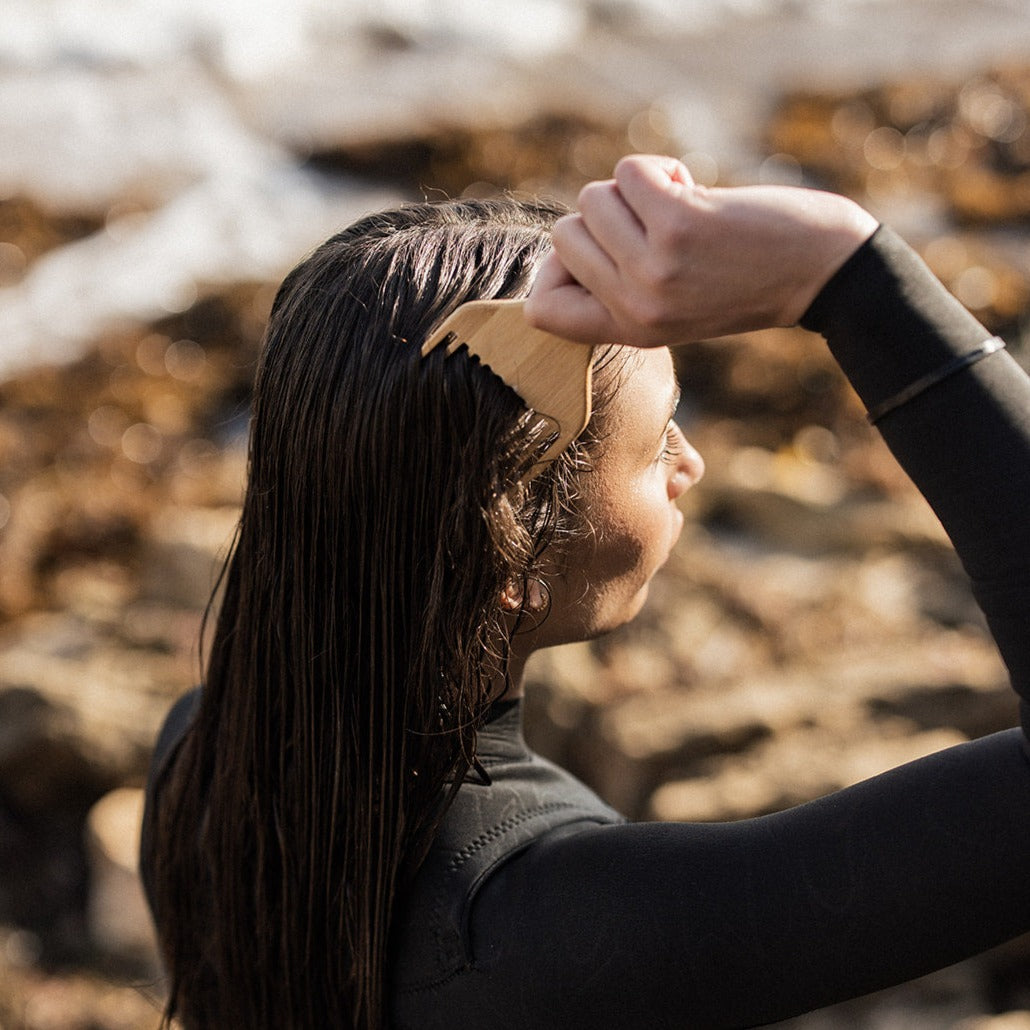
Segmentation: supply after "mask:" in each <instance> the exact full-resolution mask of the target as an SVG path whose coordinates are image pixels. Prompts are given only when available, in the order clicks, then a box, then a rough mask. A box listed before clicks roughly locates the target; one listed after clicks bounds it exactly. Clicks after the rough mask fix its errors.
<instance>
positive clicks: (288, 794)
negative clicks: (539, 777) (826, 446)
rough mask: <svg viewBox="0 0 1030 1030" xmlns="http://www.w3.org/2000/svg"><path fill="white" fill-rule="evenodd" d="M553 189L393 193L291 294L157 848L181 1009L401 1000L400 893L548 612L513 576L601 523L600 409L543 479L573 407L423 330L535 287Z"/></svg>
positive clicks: (261, 1015) (170, 776) (378, 1006)
mask: <svg viewBox="0 0 1030 1030" xmlns="http://www.w3.org/2000/svg"><path fill="white" fill-rule="evenodd" d="M560 213H561V211H560V210H559V209H557V208H555V207H552V206H549V205H546V204H540V203H524V202H515V201H507V200H498V201H455V202H447V203H442V204H421V205H413V206H409V207H405V208H401V209H398V210H395V211H389V212H385V213H381V214H376V215H372V216H370V217H368V218H365V219H363V220H362V221H360V222H358V223H356V224H355V225H353V226H351V227H350V228H349V229H346V230H345V231H343V232H341V233H340V234H339V235H337V236H335V237H333V238H332V239H330V240H329V241H328V242H326V243H325V244H323V245H322V246H321V247H320V248H319V249H318V250H316V251H315V252H314V254H312V255H311V256H310V257H309V258H308V259H307V260H305V261H304V262H303V263H302V264H301V265H299V266H298V267H297V268H296V269H295V270H294V271H293V272H292V273H291V274H290V275H289V276H288V277H287V279H286V280H285V282H284V283H283V285H282V287H281V288H280V290H279V292H278V295H277V297H276V300H275V304H274V306H273V310H272V314H271V318H270V322H269V326H268V332H267V337H266V342H265V347H264V351H263V356H262V359H261V362H260V366H259V369H258V375H257V381H256V386H255V396H254V408H253V422H252V430H251V442H250V456H249V479H248V487H247V492H246V498H245V501H244V506H243V513H242V517H241V521H240V527H239V531H238V536H237V539H236V543H235V547H234V551H233V553H232V555H231V557H230V559H229V562H228V563H227V566H226V573H225V593H224V600H223V602H222V605H221V609H220V613H219V616H218V619H217V624H216V628H215V632H214V636H213V640H212V645H211V653H210V659H209V664H208V671H207V675H206V678H205V682H204V690H203V697H202V701H201V704H200V707H199V710H198V713H197V715H196V718H195V719H194V722H193V724H192V726H191V729H190V731H189V732H188V733H187V735H186V737H185V739H184V742H183V744H182V746H181V748H180V750H179V752H178V754H177V755H176V757H175V759H174V760H173V762H172V764H171V766H170V768H169V770H168V773H167V775H166V778H165V781H164V785H163V790H162V794H161V798H160V805H159V807H158V811H157V812H156V814H155V815H154V816H153V819H152V826H151V832H149V833H148V837H147V841H148V842H147V844H146V848H147V850H148V853H147V854H144V857H143V860H144V863H146V864H148V865H149V867H150V869H151V870H152V872H151V877H150V878H151V881H152V883H153V894H154V897H153V904H154V908H155V918H156V922H157V925H158V930H159V938H160V942H161V948H162V952H163V956H164V959H165V962H166V965H167V968H168V972H169V977H170V994H169V1000H168V1005H167V1009H166V1014H165V1018H166V1022H169V1021H170V1020H171V1019H172V1018H178V1019H179V1020H181V1021H182V1023H183V1024H184V1025H185V1026H187V1027H193V1026H197V1027H200V1026H203V1027H214V1026H219V1027H229V1026H239V1027H244V1026H245V1027H248V1028H260V1027H268V1028H272V1027H275V1028H283V1027H311V1028H315V1027H318V1028H323V1027H327V1026H340V1027H343V1026H345V1027H353V1028H364V1030H370V1028H377V1027H382V1026H385V1025H386V1024H387V1022H388V1014H387V1011H386V995H387V988H388V941H389V932H390V927H391V924H392V921H393V917H394V914H395V906H396V904H397V899H398V897H399V895H400V894H401V893H402V891H403V888H404V886H405V884H406V883H408V882H409V880H410V877H411V876H412V875H413V873H414V871H415V870H416V869H417V868H418V866H419V863H420V862H421V860H422V858H423V857H424V856H425V853H426V851H427V850H428V848H429V845H430V843H431V842H432V839H433V836H434V833H435V831H436V828H437V827H438V825H439V821H440V819H441V817H442V815H443V813H444V811H445V809H446V805H447V803H448V800H449V798H450V797H452V796H453V793H454V792H455V791H456V790H457V788H458V786H459V785H460V783H461V782H462V779H463V777H464V776H465V775H466V773H467V772H468V770H469V769H470V767H471V766H472V764H473V763H474V761H475V747H476V729H477V727H478V726H479V725H481V723H482V720H483V718H484V715H485V713H486V710H487V708H488V706H489V703H490V701H491V688H492V685H493V684H494V683H496V681H497V678H498V677H500V678H502V679H503V678H504V677H505V675H506V670H507V663H508V654H509V646H508V641H509V639H510V635H511V633H512V632H517V629H518V622H519V620H520V619H523V620H524V619H530V618H535V617H536V616H534V615H533V614H532V613H530V612H528V611H524V612H521V613H515V615H514V616H513V615H512V613H510V612H506V611H505V610H504V609H503V608H502V606H501V604H500V603H499V600H500V596H501V593H502V591H504V590H505V589H506V588H507V589H508V591H509V594H510V595H512V596H515V597H519V596H521V597H523V598H525V597H527V596H528V595H529V591H528V589H527V584H528V581H529V580H530V578H532V577H536V576H539V575H540V572H539V568H538V566H539V561H540V557H541V555H542V553H543V552H544V551H545V550H546V549H548V548H549V547H551V551H550V552H549V554H554V553H555V552H556V551H557V553H559V554H560V551H561V545H562V543H563V541H564V540H565V539H566V538H568V537H570V536H574V535H575V534H576V533H577V532H582V520H581V519H580V518H579V517H578V516H577V515H576V503H577V490H578V489H579V484H580V482H581V480H582V477H583V474H584V472H585V471H586V470H587V469H588V468H589V465H590V456H591V453H592V450H593V448H594V447H595V445H596V442H597V430H596V427H597V424H598V420H597V418H595V419H594V420H593V421H592V423H591V425H590V426H588V428H587V430H586V432H585V433H584V434H583V435H582V436H581V437H580V438H579V440H577V441H576V442H575V443H574V444H573V445H572V446H571V447H570V448H569V449H568V450H567V451H566V452H565V454H563V455H562V456H561V457H560V458H559V459H557V460H556V461H554V462H553V463H551V464H550V465H549V466H548V467H547V469H546V470H545V471H544V472H543V473H541V474H540V475H538V476H536V477H535V478H533V479H532V480H531V481H530V482H529V483H525V482H523V475H524V473H525V472H526V470H527V469H528V468H530V467H531V466H532V465H533V463H534V460H535V458H536V457H538V456H539V454H540V453H541V452H542V450H543V448H544V447H545V446H546V444H547V442H548V439H549V438H550V434H551V430H552V426H551V425H550V424H549V423H548V422H547V421H546V420H545V419H542V418H540V417H539V416H537V415H536V414H535V413H534V412H531V411H528V410H526V409H525V407H524V406H523V405H522V403H521V402H520V400H519V399H518V397H516V395H515V394H514V393H513V392H512V391H511V390H510V389H508V388H507V387H506V386H505V385H504V384H503V383H501V382H500V380H498V379H497V378H496V377H495V376H494V375H493V374H492V373H491V372H490V371H489V370H487V369H486V368H484V367H483V366H481V365H480V364H479V363H478V361H477V360H475V359H474V358H471V357H470V356H469V354H468V352H467V351H466V350H459V351H458V352H457V353H455V354H454V355H453V356H450V357H448V356H446V355H445V351H444V349H443V348H437V350H435V351H434V352H433V353H432V354H430V355H429V356H428V357H426V358H424V359H423V358H421V357H420V354H419V348H420V346H421V344H422V343H423V342H424V340H425V338H426V337H427V335H428V334H429V332H430V331H431V330H432V329H433V328H434V327H435V326H437V325H438V324H439V323H440V322H441V321H442V319H443V318H444V317H445V316H446V315H447V314H448V313H449V312H450V311H452V310H453V309H454V308H456V307H457V306H458V305H459V304H461V303H463V302H464V301H466V300H471V299H475V298H491V297H506V296H518V295H521V294H524V293H525V292H526V291H527V290H528V288H529V284H530V282H531V279H532V274H533V272H534V269H535V266H536V264H537V262H538V261H539V258H540V257H541V255H542V253H543V251H544V249H545V247H546V245H547V242H548V236H549V227H550V225H551V224H552V223H553V221H554V219H555V218H556V217H557V216H558V215H559V214H560ZM604 381H605V377H604V376H603V375H602V376H600V377H598V379H597V382H598V383H599V384H603V383H604ZM595 391H599V392H597V394H596V395H595V408H598V407H599V408H600V409H602V410H603V407H604V400H605V398H604V396H603V395H602V394H603V392H604V388H603V385H602V386H600V387H598V386H595ZM552 545H553V546H552ZM512 587H514V588H515V589H514V590H512Z"/></svg>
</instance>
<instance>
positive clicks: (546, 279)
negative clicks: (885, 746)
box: [529, 250, 576, 296]
mask: <svg viewBox="0 0 1030 1030" xmlns="http://www.w3.org/2000/svg"><path fill="white" fill-rule="evenodd" d="M575 284H576V280H575V279H574V278H573V276H572V273H571V272H570V271H569V270H568V269H567V268H566V267H565V265H563V264H562V260H561V258H560V257H558V255H557V254H556V253H555V252H554V251H553V250H549V251H548V252H547V254H545V255H544V259H543V260H542V261H541V262H540V266H539V267H538V268H537V272H536V277H535V278H534V279H533V285H532V286H531V287H530V290H529V294H530V296H532V295H533V294H534V293H548V292H549V291H551V290H556V289H558V288H559V287H561V286H572V285H575Z"/></svg>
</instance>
